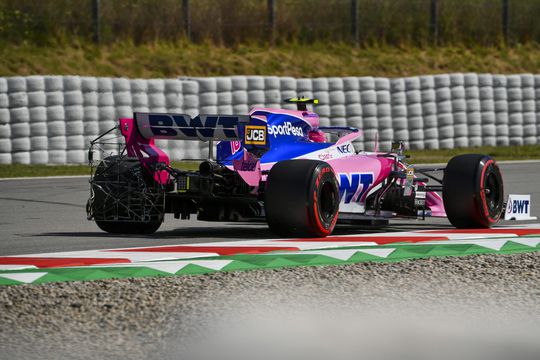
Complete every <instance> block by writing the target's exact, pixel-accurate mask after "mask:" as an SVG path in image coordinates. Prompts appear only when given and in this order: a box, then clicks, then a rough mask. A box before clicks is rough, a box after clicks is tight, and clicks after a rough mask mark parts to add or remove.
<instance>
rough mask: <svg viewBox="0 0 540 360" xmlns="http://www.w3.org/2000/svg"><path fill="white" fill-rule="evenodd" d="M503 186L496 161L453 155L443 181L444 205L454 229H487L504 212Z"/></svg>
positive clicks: (484, 156)
mask: <svg viewBox="0 0 540 360" xmlns="http://www.w3.org/2000/svg"><path fill="white" fill-rule="evenodd" d="M503 198H504V187H503V180H502V175H501V171H500V170H499V167H498V166H497V163H496V162H495V160H493V159H492V158H491V157H490V156H487V155H481V154H467V155H459V156H455V157H453V158H452V159H450V161H449V162H448V165H447V166H446V170H445V172H444V178H443V202H444V208H445V210H446V215H447V216H448V220H450V222H451V223H452V225H454V226H455V227H456V228H460V229H471V228H487V227H490V226H492V225H494V224H496V223H497V222H498V221H499V219H500V217H501V214H502V211H503Z"/></svg>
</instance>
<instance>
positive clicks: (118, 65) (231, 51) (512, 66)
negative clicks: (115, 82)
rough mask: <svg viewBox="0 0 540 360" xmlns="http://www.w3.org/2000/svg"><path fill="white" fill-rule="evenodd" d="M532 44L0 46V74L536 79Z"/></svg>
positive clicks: (537, 52)
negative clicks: (490, 75) (528, 75)
mask: <svg viewBox="0 0 540 360" xmlns="http://www.w3.org/2000/svg"><path fill="white" fill-rule="evenodd" d="M539 68H540V44H537V43H531V44H528V45H516V46H513V47H497V46H494V47H464V46H458V47H456V46H445V47H425V48H421V47H414V46H401V47H390V46H371V47H354V46H351V45H348V44H345V43H330V44H328V43H314V44H310V45H300V44H286V45H280V46H274V47H268V46H265V45H259V44H253V45H238V46H234V47H225V46H218V45H213V44H210V43H203V44H193V43H189V42H183V41H178V42H155V43H151V44H143V45H134V44H133V43H132V42H128V41H124V42H117V43H114V44H110V45H102V46H96V45H93V44H89V43H76V44H71V45H66V44H57V45H54V46H36V45H29V44H22V45H13V44H3V46H0V76H21V75H46V74H61V75H87V76H113V77H130V78H135V77H142V78H153V77H158V78H161V77H176V76H223V75H277V76H294V77H318V76H387V77H400V76H413V75H424V74H438V73H450V72H478V73H488V72H489V73H506V74H508V73H537V72H538V69H539Z"/></svg>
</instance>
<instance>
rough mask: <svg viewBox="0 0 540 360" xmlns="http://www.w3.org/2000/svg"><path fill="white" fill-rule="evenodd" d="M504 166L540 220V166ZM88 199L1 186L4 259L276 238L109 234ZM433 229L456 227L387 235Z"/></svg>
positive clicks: (239, 231)
mask: <svg viewBox="0 0 540 360" xmlns="http://www.w3.org/2000/svg"><path fill="white" fill-rule="evenodd" d="M500 166H501V170H502V172H503V178H504V181H505V194H506V195H507V194H509V193H513V194H531V195H532V215H533V216H537V217H540V161H538V162H524V163H502V164H501V165H500ZM88 194H89V186H88V179H87V178H82V177H73V178H47V179H43V178H41V179H24V180H2V181H0V255H17V254H35V253H45V252H57V251H76V250H92V249H106V248H120V247H133V246H158V245H172V244H185V243H195V242H200V243H204V242H214V241H227V240H239V239H240V240H241V239H266V238H274V237H275V235H273V234H272V233H271V232H270V231H269V230H268V228H267V226H266V225H265V224H251V223H208V222H200V221H197V220H189V221H186V220H175V219H174V218H172V216H170V215H169V216H168V217H167V218H166V220H165V223H164V224H163V225H162V226H161V228H160V230H159V231H158V232H157V233H155V234H153V235H145V236H132V235H130V236H115V235H109V234H106V233H104V232H102V231H101V230H100V229H98V228H97V226H96V225H95V223H94V222H92V221H87V220H86V212H85V204H86V200H87V197H88ZM501 223H503V224H507V225H508V224H515V222H501ZM433 227H437V228H440V227H450V224H449V223H448V221H447V220H446V219H428V220H426V221H410V220H407V221H404V220H396V221H392V222H391V226H390V227H389V228H386V229H385V230H384V231H407V230H417V229H429V228H433ZM368 231H373V230H365V229H361V228H353V227H348V226H341V227H339V228H337V229H336V231H335V233H336V234H346V233H361V232H368Z"/></svg>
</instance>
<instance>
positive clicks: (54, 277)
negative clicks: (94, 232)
mask: <svg viewBox="0 0 540 360" xmlns="http://www.w3.org/2000/svg"><path fill="white" fill-rule="evenodd" d="M385 248H386V249H388V248H393V249H395V250H394V251H393V252H392V253H390V254H389V255H388V256H387V257H380V256H375V255H371V254H366V253H364V252H361V250H369V249H385ZM339 250H351V256H350V257H349V258H348V259H345V260H341V259H337V258H335V257H332V256H327V255H331V252H332V251H339ZM354 250H358V251H357V252H354ZM320 251H324V252H325V253H326V254H327V255H323V254H316V253H314V252H317V250H309V251H304V252H295V253H290V254H289V253H268V254H244V255H232V256H214V257H208V258H204V259H201V258H198V259H196V260H195V261H199V260H204V261H212V260H228V261H230V263H229V264H228V265H225V266H224V267H223V268H221V270H214V269H211V268H207V267H205V266H202V265H199V264H193V263H192V264H187V265H185V266H184V267H182V268H180V269H179V270H178V271H176V272H175V273H174V274H172V273H170V272H166V271H161V270H158V269H153V268H150V266H152V262H148V263H147V266H148V267H147V266H141V265H140V264H136V265H134V266H121V267H112V266H99V267H97V266H94V267H92V266H89V267H77V268H50V269H27V270H24V269H23V270H16V271H14V270H9V271H8V270H5V271H0V285H16V284H22V283H24V281H17V280H14V279H10V278H6V277H3V276H2V275H5V276H8V277H9V276H10V275H11V276H15V277H17V276H24V274H29V275H30V276H31V274H39V273H45V274H44V275H43V276H41V277H39V278H37V279H35V280H34V281H32V283H33V284H42V283H49V282H59V281H86V280H100V279H121V278H139V277H148V276H174V275H197V274H208V273H213V272H217V271H241V270H255V269H275V268H283V267H292V266H319V265H340V264H354V263H361V262H366V261H376V262H395V261H402V260H411V259H421V258H428V257H442V256H464V255H473V254H515V253H522V252H531V251H540V244H538V245H537V246H536V247H531V246H527V245H523V244H519V243H516V242H513V241H512V240H511V238H510V239H508V241H507V242H506V244H505V245H503V246H502V248H501V249H500V250H494V249H490V248H486V247H483V246H479V245H475V244H425V245H424V244H415V245H413V244H403V243H402V244H388V245H384V246H354V247H346V248H334V249H322V250H320ZM336 256H337V252H336ZM175 261H181V262H189V260H171V261H169V262H170V263H174V262H175ZM160 263H161V264H163V263H168V262H160ZM27 281H28V280H27Z"/></svg>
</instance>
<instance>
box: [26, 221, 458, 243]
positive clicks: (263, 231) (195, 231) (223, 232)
mask: <svg viewBox="0 0 540 360" xmlns="http://www.w3.org/2000/svg"><path fill="white" fill-rule="evenodd" d="M450 227H451V226H450V225H449V224H433V223H431V224H426V223H417V222H411V223H396V224H390V225H389V226H385V227H367V226H365V225H364V226H355V225H337V226H336V228H335V229H334V232H333V233H332V235H337V236H339V235H355V234H378V233H388V232H399V231H415V230H416V231H417V230H429V229H448V228H450ZM34 236H39V237H51V236H53V237H78V238H111V237H114V238H141V239H143V238H146V239H173V238H174V239H205V240H212V239H215V241H219V240H220V239H228V240H231V239H238V240H245V239H250V240H257V239H260V240H264V239H275V238H278V237H279V236H277V235H276V234H274V233H272V232H271V231H270V230H269V229H268V227H267V226H266V224H264V223H256V224H253V223H230V224H225V225H219V226H189V227H179V228H175V229H172V230H161V231H160V230H158V231H157V232H156V233H154V234H151V235H117V234H108V233H105V232H103V231H99V230H97V231H86V232H80V231H63V232H46V233H39V234H35V235H34Z"/></svg>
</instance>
